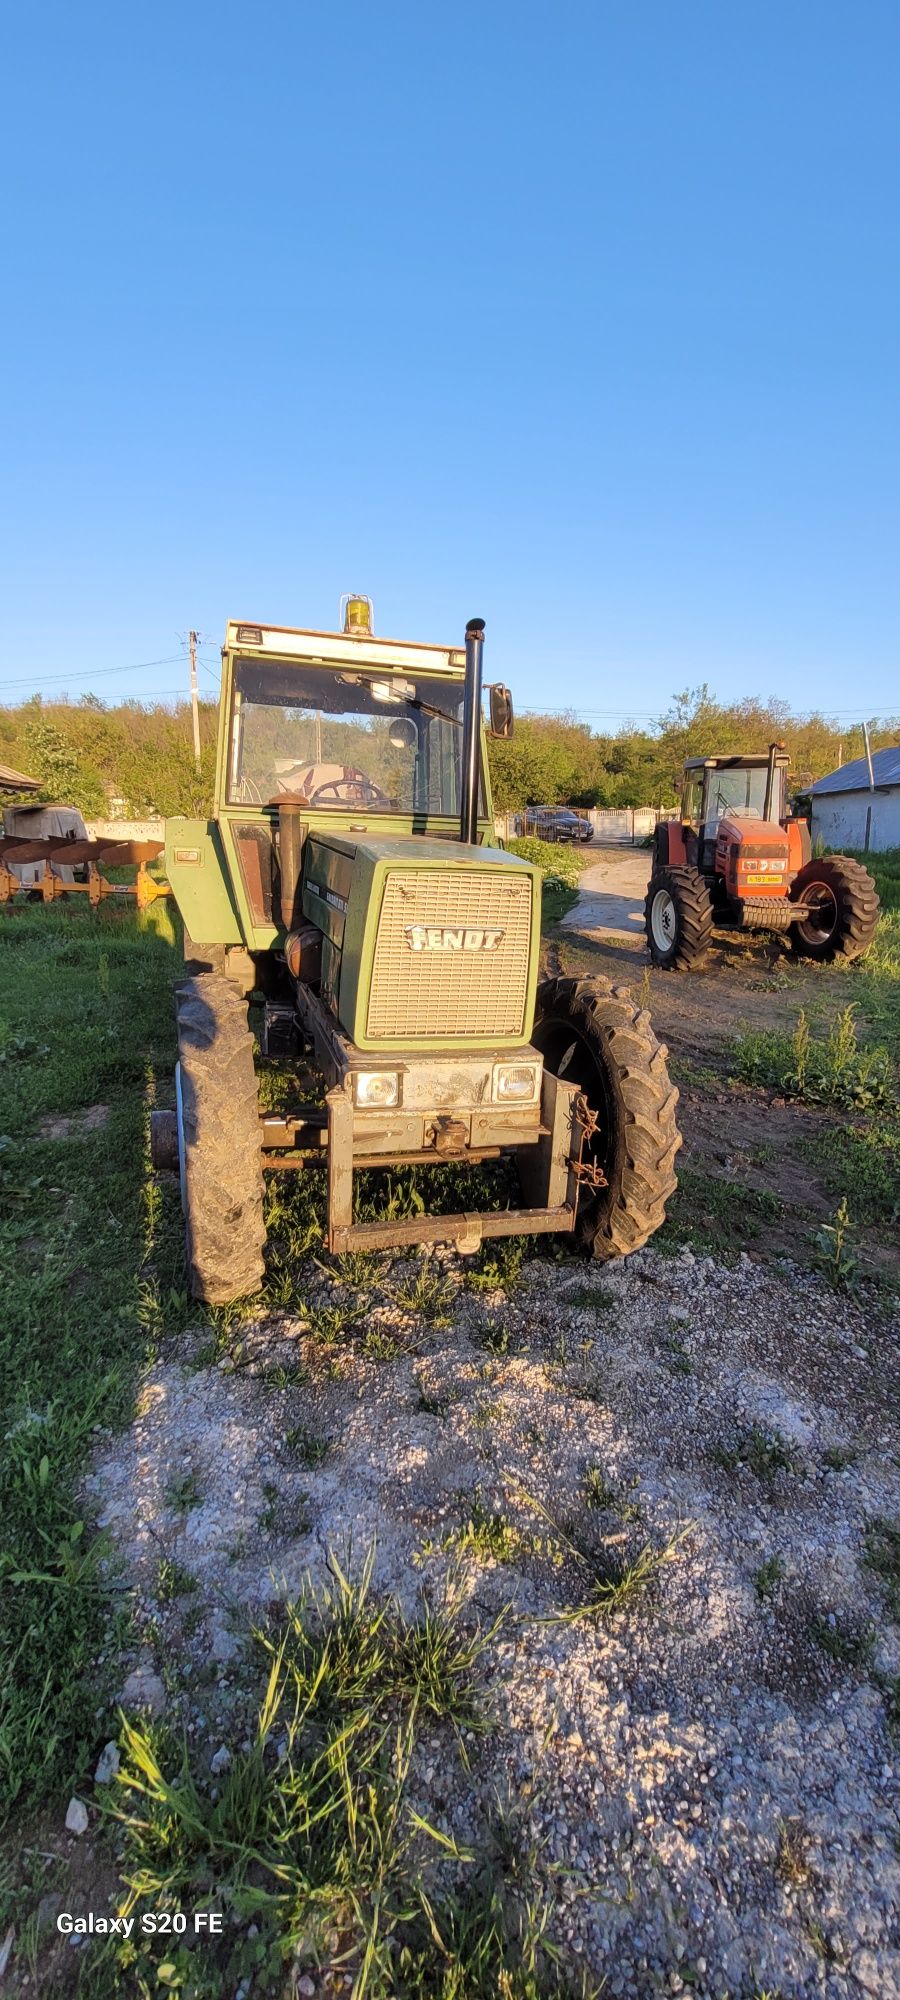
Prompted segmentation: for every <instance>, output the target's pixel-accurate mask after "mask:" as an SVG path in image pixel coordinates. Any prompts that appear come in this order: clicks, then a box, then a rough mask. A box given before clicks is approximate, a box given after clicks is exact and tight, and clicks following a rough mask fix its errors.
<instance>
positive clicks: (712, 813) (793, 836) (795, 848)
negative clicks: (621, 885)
mask: <svg viewBox="0 0 900 2000" xmlns="http://www.w3.org/2000/svg"><path fill="white" fill-rule="evenodd" d="M788 761H789V760H788V755H787V752H786V750H785V749H784V748H783V746H782V745H781V744H780V743H773V744H772V745H771V746H770V749H769V753H768V756H756V757H691V758H689V759H688V762H687V763H686V764H685V767H684V787H683V791H682V798H681V817H680V819H673V820H661V821H660V823H659V825H658V827H657V829H656V839H655V852H654V860H653V873H652V875H651V877H650V886H649V888H648V890H647V900H646V903H645V905H644V923H645V928H646V932H647V943H648V945H649V947H650V956H651V958H652V960H653V963H654V965H658V966H661V967H662V968H663V970H664V971H669V972H671V971H678V972H683V971H686V970H687V969H688V968H689V967H690V966H692V965H696V964H697V963H698V961H699V960H700V959H701V958H702V956H703V954H704V952H705V951H706V948H707V946H708V945H709V943H710V940H711V938H712V933H713V931H714V930H739V931H750V930H765V931H783V932H785V933H787V934H788V936H789V939H790V943H791V946H792V948H793V950H794V951H795V952H798V953H800V954H801V956H803V957H804V958H818V959H821V960H823V961H829V960H831V959H842V960H844V961H845V962H846V961H847V960H849V959H853V958H859V957H860V955H861V954H862V952H864V951H866V950H868V947H869V945H870V944H871V942H872V939H873V937H874V935H875V926H876V924H877V922H878V915H879V902H878V896H877V894H876V890H875V884H874V882H873V880H872V877H871V875H870V874H869V873H868V870H867V869H865V868H863V867H862V865H861V863H860V862H859V861H853V860H851V858H850V857H849V855H846V854H828V855H824V856H823V857H822V858H821V859H820V860H814V859H813V853H812V843H811V840H810V834H809V827H808V825H807V823H806V820H805V819H795V818H792V817H791V816H790V815H789V814H788V811H787V802H786V797H785V791H786V779H787V769H788Z"/></svg>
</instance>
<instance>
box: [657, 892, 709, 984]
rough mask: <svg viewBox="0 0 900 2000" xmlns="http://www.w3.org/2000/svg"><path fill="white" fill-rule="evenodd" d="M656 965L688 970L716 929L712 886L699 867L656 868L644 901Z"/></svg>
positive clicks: (671, 969)
mask: <svg viewBox="0 0 900 2000" xmlns="http://www.w3.org/2000/svg"><path fill="white" fill-rule="evenodd" d="M644 929H645V930H646V933H647V944H648V946H649V950H650V957H651V958H652V960H653V963H654V965H658V966H659V968H660V970H661V971H662V972H687V971H688V970H689V969H690V967H691V966H695V965H699V964H700V962H701V960H702V959H703V957H704V955H705V953H706V950H707V947H708V945H709V941H710V938H711V937H712V930H713V907H712V900H711V897H710V893H709V889H708V887H707V885H706V882H705V881H704V879H703V876H702V875H701V874H700V871H699V869H697V868H687V867H685V868H654V870H653V874H652V875H651V877H650V884H649V887H648V890H647V899H646V902H645V904H644Z"/></svg>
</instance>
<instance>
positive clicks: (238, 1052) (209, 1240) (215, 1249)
mask: <svg viewBox="0 0 900 2000" xmlns="http://www.w3.org/2000/svg"><path fill="white" fill-rule="evenodd" d="M176 1005H177V1012H178V1069H177V1071H176V1078H175V1082H176V1097H177V1105H178V1113H177V1115H178V1158H179V1169H180V1173H181V1199H182V1206H183V1208H184V1218H185V1235H186V1254H187V1265H188V1279H189V1283H190V1288H191V1292H192V1294H193V1296H194V1298H197V1299H206V1300H207V1301H208V1303H209V1304H210V1305H227V1304H228V1303H229V1301H230V1300H232V1299H239V1298H243V1297H244V1296H245V1295H246V1293H248V1292H255V1291H256V1290H257V1289H258V1287H259V1285H260V1283H261V1281H262V1276H263V1246H264V1244H265V1240H266V1226H265V1223H264V1221H263V1175H262V1163H261V1156H260V1145H259V1111H258V1106H257V1089H256V1072H255V1070H254V1067H253V1037H252V1035H251V1033H250V1027H249V1023H248V1020H247V1007H246V1003H245V1002H244V1001H243V1000H242V999H241V996H240V993H239V992H238V990H237V988H236V987H235V986H233V985H232V984H231V982H230V981H229V980H227V979H224V978H222V977H221V976H219V975H217V974H216V973H215V972H209V973H206V974H205V975H203V976H202V977H200V978H196V979H185V980H182V982H181V984H180V985H179V987H178V988H177V1001H176Z"/></svg>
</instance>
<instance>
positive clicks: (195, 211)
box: [0, 0, 900, 726]
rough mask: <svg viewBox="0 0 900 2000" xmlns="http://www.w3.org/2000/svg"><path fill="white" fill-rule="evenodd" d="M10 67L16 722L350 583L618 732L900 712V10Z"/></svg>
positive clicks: (512, 8) (365, 30)
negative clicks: (469, 621)
mask: <svg viewBox="0 0 900 2000" xmlns="http://www.w3.org/2000/svg"><path fill="white" fill-rule="evenodd" d="M5 44H6V46H5V57H6V62H5V68H6V74H7V85H6V89H5V92H4V115H3V131H2V139H0V144H2V147H3V151H4V155H5V165H4V182H5V187H6V201H5V223H4V248H3V269H4V274H5V277H6V280H7V285H6V304H5V307H4V311H3V315H2V324H0V343H2V349H3V366H2V373H0V380H2V384H3V389H2V394H3V401H4V411H3V434H4V439H5V445H4V449H3V460H4V466H5V473H4V479H3V491H2V502H0V506H2V515H0V549H2V563H3V570H4V572H5V574H4V579H3V604H4V613H3V645H2V655H0V685H2V688H3V689H4V690H5V691H6V692H5V693H4V694H2V695H0V698H6V699H10V698H13V699H18V698H21V697H23V696H25V695H27V694H28V693H29V692H31V690H32V689H33V688H44V689H46V691H47V693H48V694H50V693H51V692H55V691H57V690H58V689H59V687H61V686H63V685H65V683H66V682H68V685H69V689H70V691H71V693H72V694H73V695H77V694H78V693H79V692H81V691H83V690H85V689H87V688H93V689H94V690H95V691H96V692H98V693H102V694H103V695H104V696H106V697H111V696H113V695H114V694H115V695H118V694H126V693H127V694H137V695H147V696H149V695H152V694H156V693H166V694H169V693H173V692H175V690H176V689H178V688H179V687H180V686H181V684H182V679H183V674H184V668H183V666H182V665H181V664H180V663H178V662H177V661H176V660H173V658H172V656H173V655H177V654H178V653H179V651H180V650H181V648H180V643H179V634H180V635H181V637H182V639H183V636H184V634H185V632H186V630H187V628H188V626H189V625H191V624H194V625H196V626H197V627H198V628H199V629H200V630H201V631H202V632H203V633H204V634H205V635H207V640H206V643H205V645H204V657H205V658H206V659H207V660H210V661H212V662H213V663H214V662H215V659H216V656H217V652H218V646H219V643H220V639H221V633H222V630H223V627H224V623H225V619H226V617H229V616H240V617H246V618H253V619H263V620H266V619H268V620H271V621H272V622H277V623H283V624H299V625H303V624H310V625H314V626H315V625H331V624H334V623H335V622H336V618H337V606H338V600H339V597H340V593H341V592H342V591H343V590H346V589H348V588H351V587H352V588H356V589H363V590H366V591H368V592H369V593H370V594H371V595H372V596H373V598H374V600H375V611H376V621H377V627H378V629H379V630H380V631H381V632H383V633H389V634H396V635H400V636H404V637H410V638H428V639H441V640H449V641H454V640H456V639H458V637H459V635H460V634H461V632H462V629H463V626H464V624H465V621H466V618H467V617H468V616H470V615H472V614H473V613H478V614H480V615H482V616H483V617H485V618H486V619H487V621H488V631H487V647H486V670H489V672H490V673H491V675H492V676H494V677H503V678H506V679H508V680H509V681H510V682H511V683H512V685H513V688H514V691H515V694H516V696H517V698H518V701H519V703H520V705H522V706H523V707H524V706H542V705H546V706H548V707H553V708H559V707H564V706H567V705H571V706H572V707H574V708H576V709H577V710H579V711H582V712H592V713H593V712H596V714H597V719H598V726H601V724H602V722H603V720H604V719H605V718H607V717H608V718H610V720H611V721H612V722H613V724H614V722H615V718H616V716H621V715H626V714H627V715H633V716H635V717H643V716H645V715H649V716H652V715H654V714H658V713H659V711H660V709H661V708H663V707H664V706H665V705H666V703H667V701H668V698H669V696H670V694H671V693H672V691H673V690H675V689H676V688H681V687H683V686H685V685H687V684H695V683H696V682H698V681H701V680H708V681H709V682H710V683H711V685H712V686H713V688H714V689H715V691H716V692H717V693H719V694H720V695H722V696H733V695H739V694H743V693H754V692H758V693H762V694H768V693H772V692H774V693H778V694H781V695H783V696H785V697H787V698H788V699H789V700H790V701H791V702H792V703H793V704H794V705H795V706H797V707H799V708H801V709H805V708H811V707H814V706H822V707H824V708H825V709H826V710H827V711H829V712H834V711H838V712H850V711H855V712H856V713H861V712H863V711H864V712H866V713H879V712H880V713H885V712H888V713H897V712H898V711H900V676H898V672H897V659H898V628H900V588H898V566H897V551H898V546H900V470H898V467H900V449H898V447H900V396H898V390H900V325H898V319H900V314H898V298H900V269H898V253H900V224H898V188H900V174H898V169H900V141H898V120H897V115H896V106H897V99H898V81H900V14H898V10H897V7H896V0H855V3H854V4H853V5H851V4H850V0H846V4H834V0H831V4H829V0H820V4H817V5H815V6H814V5H813V4H812V0H802V4H800V0H754V4H752V5H751V4H749V3H748V0H728V4H727V5H726V4H723V0H627V4H626V0H615V4H614V0H596V4H593V5H577V4H573V5H567V4H565V0H561V4H558V5H557V6H556V7H549V6H541V7H539V6H536V5H534V4H532V0H518V4H507V0H499V4H498V0H481V4H479V5H477V6H475V5H471V4H468V0H462V4H460V0H454V4H453V5H452V6H445V7H435V6H427V5H426V6H423V5H422V4H421V0H419V4H417V5H412V4H410V5H398V4H393V3H392V0H383V4H381V5H379V6H373V5H369V6H362V5H356V4H343V5H342V4H335V0H332V4H331V5H330V6H328V7H322V6H316V7H313V6H310V5H306V4H297V0H295V4H290V5H289V4H284V0H282V4H263V5H257V6H256V7H250V6H247V5H246V4H244V5H241V6H235V5H233V4H231V0H224V4H223V0H219V4H217V5H216V6H215V7H213V6H210V5H206V4H193V5H192V4H182V5H180V6H178V7H175V6H173V5H171V4H168V0H162V4H157V5H156V6H154V7H153V8H146V9H142V10H137V9H134V8H123V7H122V6H121V5H120V4H119V5H116V6H115V7H113V6H112V5H110V6H99V5H93V4H91V0H84V4H83V5H82V6H81V7H79V8H77V9H76V8H72V7H71V6H68V5H67V6H66V7H62V6H58V5H42V4H40V0H36V4H34V5H33V6H31V7H29V8H28V9H26V8H25V7H24V6H23V5H21V4H20V5H19V8H18V10H17V13H16V15H15V16H13V15H12V13H10V14H8V16H7V28H6V33H5ZM138 661H148V662H150V661H152V662H160V664H158V665H153V666H147V667H145V668H143V669H142V670H140V671H135V672H131V673H129V674H124V673H118V672H111V671H110V670H111V669H116V668H118V667H120V666H122V665H124V664H126V663H129V662H138ZM205 685H206V686H207V688H210V689H211V688H212V685H213V682H212V677H211V676H210V675H207V676H206V677H205Z"/></svg>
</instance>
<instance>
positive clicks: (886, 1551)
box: [865, 1516, 900, 1622]
mask: <svg viewBox="0 0 900 2000" xmlns="http://www.w3.org/2000/svg"><path fill="white" fill-rule="evenodd" d="M865 1561H866V1563H867V1564H868V1567H869V1569H872V1570H874V1571H875V1574H876V1576H878V1577H880V1579H881V1582H882V1583H883V1585H884V1589H885V1595H886V1600H887V1610H888V1616H889V1617H890V1618H895V1619H896V1620H897V1621H898V1622H900V1522H897V1521H886V1520H884V1519H883V1518H882V1517H881V1516H878V1518H877V1519H876V1520H874V1521H871V1522H870V1523H869V1526H868V1528H867V1530H866V1545H865Z"/></svg>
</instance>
